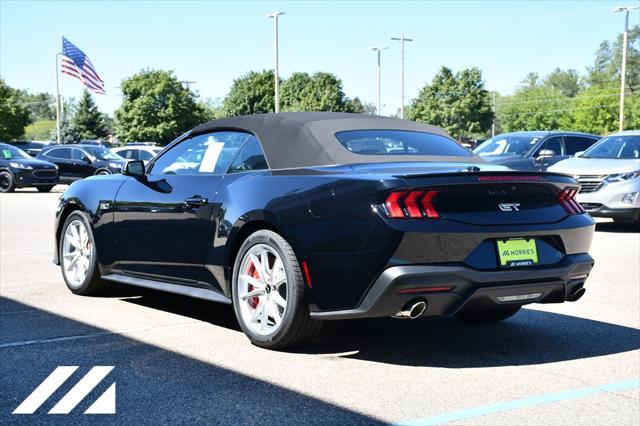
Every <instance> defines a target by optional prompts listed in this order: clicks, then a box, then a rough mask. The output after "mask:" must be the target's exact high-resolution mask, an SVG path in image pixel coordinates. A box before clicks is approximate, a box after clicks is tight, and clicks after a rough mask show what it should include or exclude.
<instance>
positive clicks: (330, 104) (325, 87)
mask: <svg viewBox="0 0 640 426" xmlns="http://www.w3.org/2000/svg"><path fill="white" fill-rule="evenodd" d="M281 100H282V109H283V111H333V112H359V113H361V112H364V106H363V105H362V102H361V101H360V99H357V98H356V99H353V100H351V99H349V98H347V97H346V96H345V94H344V91H343V90H342V80H340V79H339V78H338V77H336V76H335V75H333V74H330V73H326V72H317V73H315V74H313V75H309V74H307V73H306V72H297V73H293V74H292V75H291V77H289V78H288V79H286V80H285V81H284V82H283V83H282V98H281Z"/></svg>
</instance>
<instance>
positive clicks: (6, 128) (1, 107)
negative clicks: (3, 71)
mask: <svg viewBox="0 0 640 426" xmlns="http://www.w3.org/2000/svg"><path fill="white" fill-rule="evenodd" d="M30 122H31V118H30V114H29V110H28V109H27V108H26V107H25V106H24V104H23V101H22V98H21V93H20V92H19V91H18V90H15V89H13V88H11V87H9V86H8V85H7V84H6V83H5V81H4V80H3V79H1V78H0V141H10V140H13V139H17V138H19V137H20V136H22V135H23V134H24V128H25V126H26V125H27V124H29V123H30Z"/></svg>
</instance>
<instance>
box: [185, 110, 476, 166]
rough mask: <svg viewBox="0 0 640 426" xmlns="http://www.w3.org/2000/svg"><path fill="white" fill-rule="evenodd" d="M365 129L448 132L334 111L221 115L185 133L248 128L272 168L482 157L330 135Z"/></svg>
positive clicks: (404, 121) (422, 125)
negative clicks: (370, 148) (380, 150)
mask: <svg viewBox="0 0 640 426" xmlns="http://www.w3.org/2000/svg"><path fill="white" fill-rule="evenodd" d="M365 129H384V130H411V131H419V132H427V133H433V134H437V135H441V136H445V137H447V138H450V136H449V135H447V133H446V132H445V131H444V130H442V129H441V128H439V127H436V126H431V125H428V124H422V123H417V122H414V121H406V120H399V119H395V118H388V117H378V116H373V115H362V114H349V113H340V112H286V113H278V114H256V115H244V116H239V117H231V118H222V119H219V120H213V121H210V122H208V123H205V124H203V125H201V126H198V127H196V128H195V129H193V131H192V132H191V134H192V135H195V134H199V133H206V132H210V131H214V130H244V131H248V132H250V133H253V134H254V135H256V136H257V137H258V139H259V140H260V142H261V143H262V147H263V149H264V152H265V155H266V156H267V161H268V162H269V166H270V167H271V168H272V169H284V168H294V167H313V166H326V165H334V164H355V163H388V162H398V161H451V162H472V163H473V162H478V163H483V162H484V161H483V160H481V159H480V158H478V157H476V156H469V157H457V156H455V157H452V156H424V155H411V156H407V155H361V154H355V153H353V152H351V151H349V150H348V149H346V148H345V147H344V146H342V145H341V144H340V142H338V140H337V139H336V138H335V134H336V133H337V132H341V131H345V130H365ZM452 143H455V142H454V141H452Z"/></svg>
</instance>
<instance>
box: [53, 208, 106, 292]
mask: <svg viewBox="0 0 640 426" xmlns="http://www.w3.org/2000/svg"><path fill="white" fill-rule="evenodd" d="M72 228H73V229H75V235H77V238H75V237H74V236H73V235H74V231H73V230H72ZM82 229H84V232H86V236H85V234H83V231H82ZM72 240H76V242H77V243H78V246H75V244H73V241H72ZM79 251H80V253H78V252H79ZM58 253H59V256H60V268H61V270H62V277H63V278H64V282H65V284H67V287H68V288H69V290H71V292H73V293H75V294H79V295H82V296H89V295H92V294H97V293H99V292H100V290H102V289H103V287H104V284H103V283H102V281H101V279H100V271H99V270H98V256H97V251H96V244H95V240H94V238H93V229H92V227H91V224H90V223H89V220H88V219H87V218H86V216H85V215H84V214H83V213H81V212H79V211H75V212H73V213H71V214H70V215H69V217H67V220H65V222H64V226H63V227H62V233H61V234H60V242H59V245H58ZM74 253H77V254H76V255H75V256H74ZM74 260H75V262H74ZM72 262H74V263H73V264H71V263H72ZM79 262H82V264H80V263H79ZM78 265H80V266H79V267H78V268H74V266H78ZM76 271H77V272H76Z"/></svg>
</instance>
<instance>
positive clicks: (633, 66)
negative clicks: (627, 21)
mask: <svg viewBox="0 0 640 426" xmlns="http://www.w3.org/2000/svg"><path fill="white" fill-rule="evenodd" d="M639 46H640V25H636V26H635V27H633V28H631V29H630V30H629V33H628V45H627V79H626V84H627V87H628V88H630V90H632V91H634V92H637V91H640V48H639ZM621 66H622V34H619V35H618V37H617V38H616V40H615V41H614V42H613V43H609V42H608V41H606V40H605V41H603V42H602V43H601V44H600V47H599V49H598V51H597V52H596V59H595V61H594V64H593V66H592V67H588V68H587V82H588V83H589V85H592V86H601V87H603V86H606V85H608V84H609V83H615V82H617V83H618V86H619V85H620V72H621Z"/></svg>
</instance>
